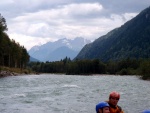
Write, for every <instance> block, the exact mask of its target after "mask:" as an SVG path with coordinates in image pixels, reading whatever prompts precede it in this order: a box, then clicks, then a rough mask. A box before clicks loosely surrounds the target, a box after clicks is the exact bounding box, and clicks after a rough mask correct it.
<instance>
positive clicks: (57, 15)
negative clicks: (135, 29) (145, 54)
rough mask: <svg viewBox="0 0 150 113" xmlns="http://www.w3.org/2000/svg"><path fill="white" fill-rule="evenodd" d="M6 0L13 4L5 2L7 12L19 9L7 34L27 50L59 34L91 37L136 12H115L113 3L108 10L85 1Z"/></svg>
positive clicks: (108, 6)
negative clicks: (7, 8) (8, 7)
mask: <svg viewBox="0 0 150 113" xmlns="http://www.w3.org/2000/svg"><path fill="white" fill-rule="evenodd" d="M6 1H7V2H5V4H9V3H11V4H15V5H14V6H10V5H9V6H10V7H11V9H10V10H8V11H7V13H9V12H10V13H9V14H10V15H11V11H12V10H13V13H14V12H19V13H18V14H13V16H14V18H8V35H9V36H10V38H11V39H15V40H16V41H17V42H19V43H20V44H21V45H24V46H25V47H26V48H27V49H30V48H31V47H32V46H34V45H37V44H43V43H46V42H47V41H54V40H57V39H59V38H62V37H66V38H70V39H73V38H75V37H84V38H88V39H90V40H94V39H96V38H98V37H100V36H102V35H104V34H106V33H107V32H109V31H110V30H112V29H114V28H116V27H120V26H121V25H122V24H124V22H126V21H128V20H130V19H131V18H133V17H134V16H136V15H137V14H138V13H135V12H131V11H130V12H121V11H122V10H121V9H120V10H118V8H119V7H117V11H118V12H119V11H120V12H119V13H117V12H115V9H116V7H114V6H113V9H111V7H112V6H111V5H108V4H102V3H100V2H95V3H94V2H93V1H92V2H89V3H88V2H87V1H86V2H85V3H84V2H82V3H79V2H81V1H78V3H77V2H75V0H65V1H63V0H57V1H54V0H25V1H21V2H20V0H6ZM72 1H74V2H72ZM84 1H85V0H84ZM88 1H90V0H88ZM107 2H108V1H107ZM113 2H114V1H113ZM0 4H1V3H0ZM54 4H55V6H53V5H54ZM110 4H111V3H110ZM27 6H28V7H27ZM3 7H4V6H3ZM5 8H6V7H5ZM106 8H108V9H106ZM124 10H125V9H124ZM112 11H114V12H112ZM17 15H18V16H17ZM13 16H9V17H13Z"/></svg>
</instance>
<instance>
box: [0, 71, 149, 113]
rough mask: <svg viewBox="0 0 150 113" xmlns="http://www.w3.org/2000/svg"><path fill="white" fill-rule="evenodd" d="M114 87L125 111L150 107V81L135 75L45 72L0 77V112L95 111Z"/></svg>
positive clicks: (132, 112) (126, 112)
mask: <svg viewBox="0 0 150 113" xmlns="http://www.w3.org/2000/svg"><path fill="white" fill-rule="evenodd" d="M114 90H115V91H118V92H120V94H121V98H120V101H119V103H118V104H119V105H120V106H121V107H122V109H123V110H124V111H125V113H140V112H141V111H142V110H143V109H150V81H144V80H140V79H139V78H138V77H136V76H112V75H111V76H109V75H107V76H106V75H103V76H70V75H54V74H42V75H25V76H9V77H4V78H0V113H96V112H95V105H96V104H97V103H98V102H99V101H105V100H107V99H108V96H109V93H110V92H111V91H114Z"/></svg>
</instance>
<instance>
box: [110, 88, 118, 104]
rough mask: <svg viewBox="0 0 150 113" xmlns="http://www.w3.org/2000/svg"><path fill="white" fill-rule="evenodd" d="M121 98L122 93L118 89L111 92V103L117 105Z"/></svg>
mask: <svg viewBox="0 0 150 113" xmlns="http://www.w3.org/2000/svg"><path fill="white" fill-rule="evenodd" d="M119 99H120V94H119V93H118V92H116V91H113V92H111V93H110V94H109V103H110V104H111V105H113V106H116V105H117V103H118V101H119Z"/></svg>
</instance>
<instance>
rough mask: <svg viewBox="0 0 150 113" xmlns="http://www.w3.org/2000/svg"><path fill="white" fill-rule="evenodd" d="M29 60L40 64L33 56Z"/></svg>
mask: <svg viewBox="0 0 150 113" xmlns="http://www.w3.org/2000/svg"><path fill="white" fill-rule="evenodd" d="M29 60H30V62H39V60H37V59H35V58H33V57H31V56H30V59H29Z"/></svg>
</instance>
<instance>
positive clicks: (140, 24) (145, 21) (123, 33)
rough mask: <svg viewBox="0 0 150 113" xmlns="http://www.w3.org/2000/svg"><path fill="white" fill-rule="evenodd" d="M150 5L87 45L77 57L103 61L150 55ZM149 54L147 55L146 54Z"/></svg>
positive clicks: (147, 56)
mask: <svg viewBox="0 0 150 113" xmlns="http://www.w3.org/2000/svg"><path fill="white" fill-rule="evenodd" d="M149 37H150V7H148V8H146V9H145V10H143V11H141V13H140V14H138V15H137V16H136V17H134V18H133V19H131V20H130V21H128V22H126V23H125V24H123V25H122V26H121V27H119V28H115V29H113V30H112V31H110V32H109V33H107V34H106V35H104V36H102V37H99V38H98V39H96V40H95V41H94V42H92V43H90V44H87V45H85V46H84V47H83V48H82V50H81V51H80V52H79V54H78V55H77V56H76V57H75V59H95V58H96V59H100V60H102V61H108V60H120V59H125V58H128V57H130V58H149V57H150V46H149V45H150V38H149ZM145 54H147V55H145Z"/></svg>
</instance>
